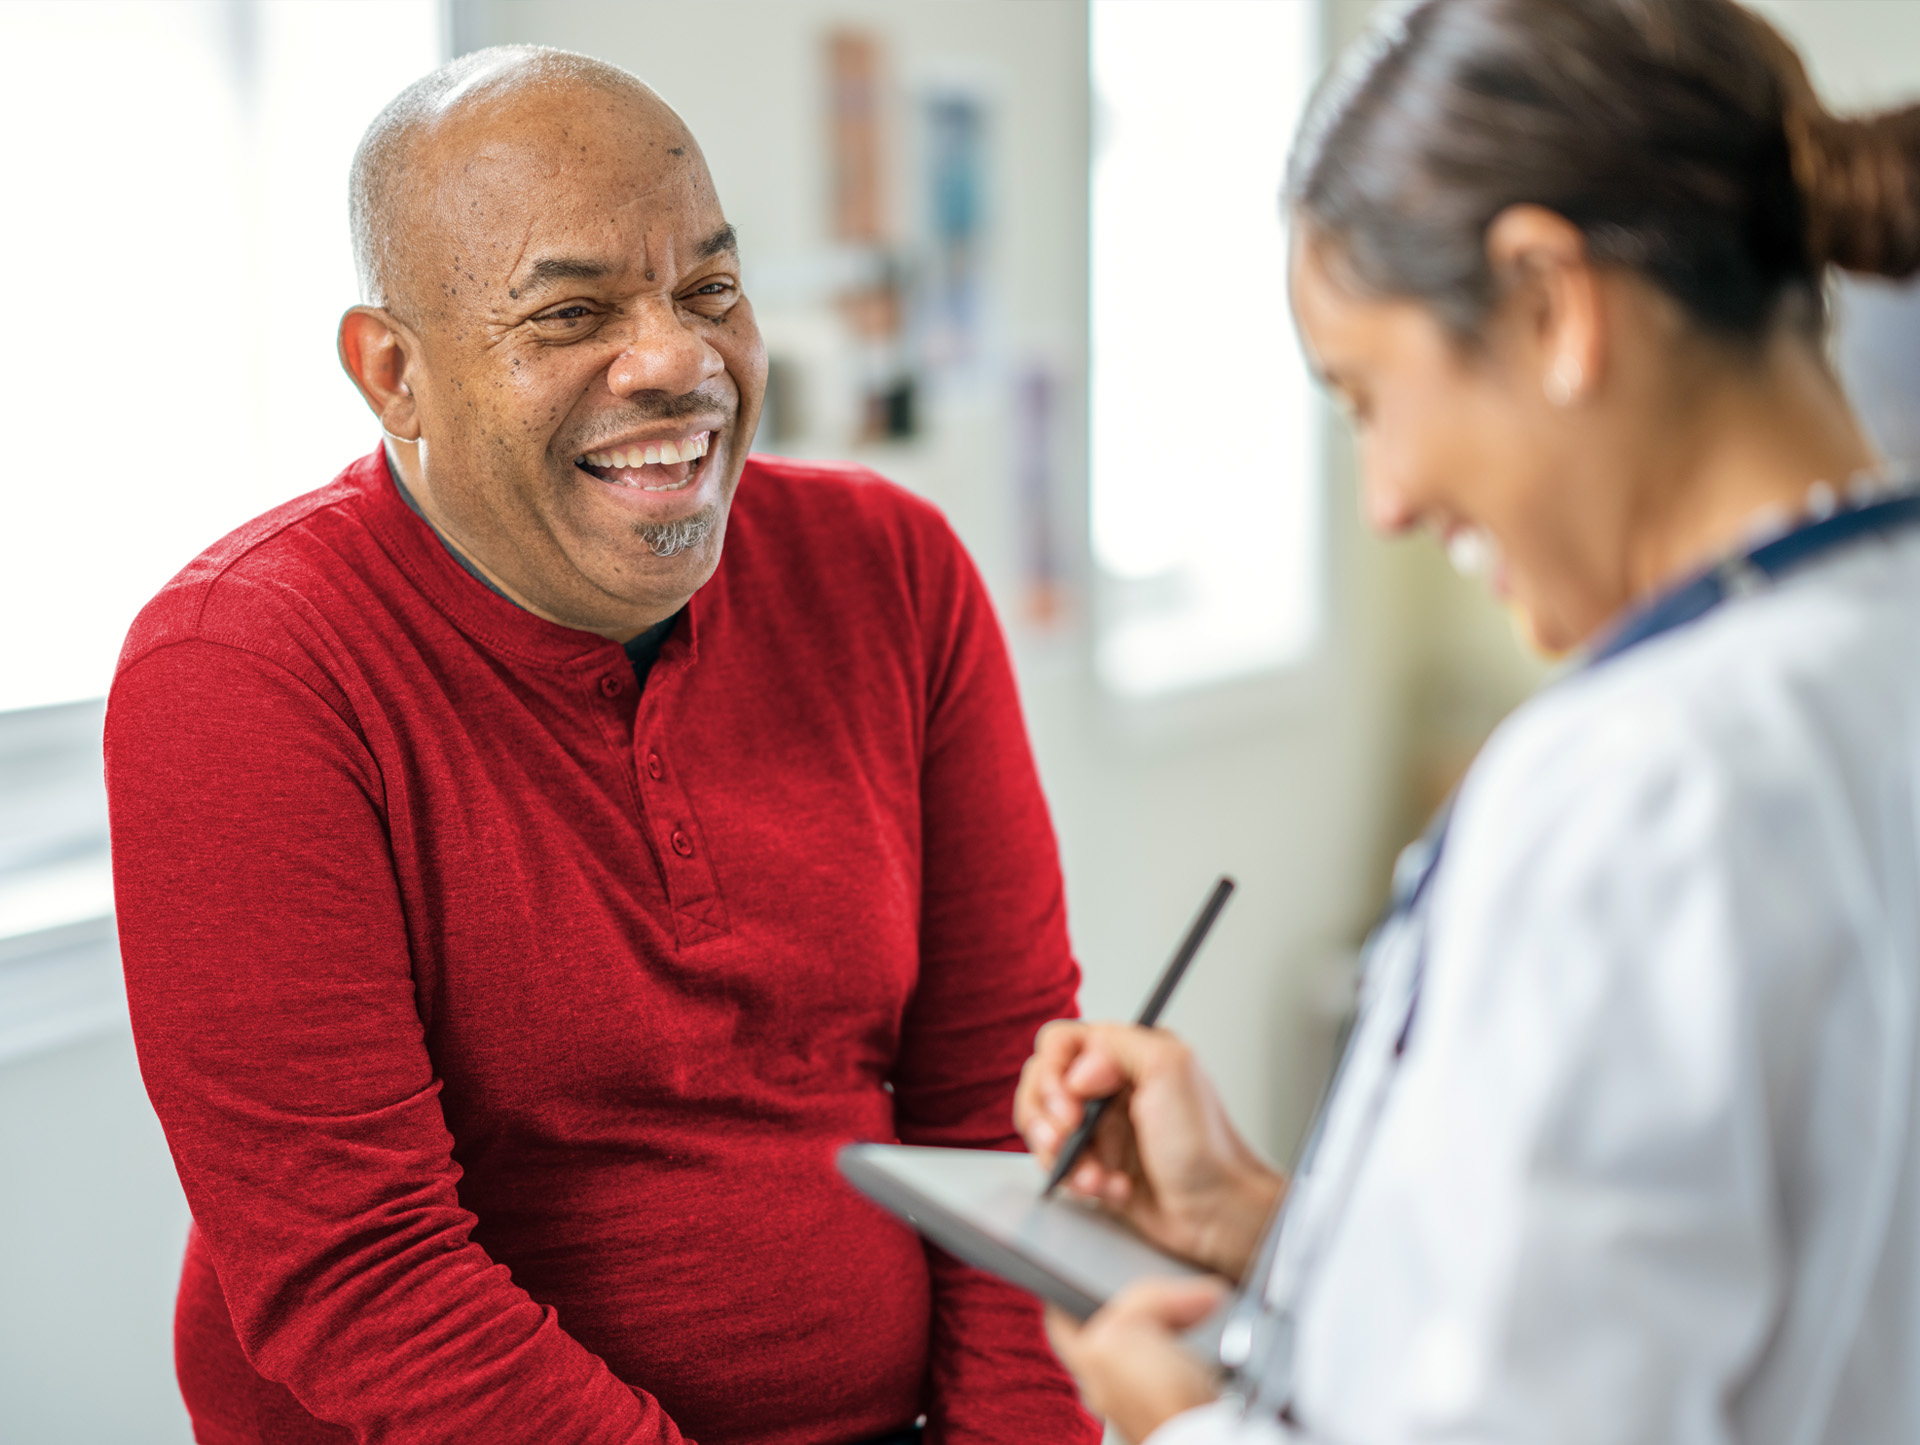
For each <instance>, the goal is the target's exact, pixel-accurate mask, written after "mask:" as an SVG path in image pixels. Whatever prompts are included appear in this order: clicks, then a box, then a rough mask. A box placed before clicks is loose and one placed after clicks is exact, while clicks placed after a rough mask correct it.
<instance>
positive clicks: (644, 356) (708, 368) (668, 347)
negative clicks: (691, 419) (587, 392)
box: [607, 299, 726, 396]
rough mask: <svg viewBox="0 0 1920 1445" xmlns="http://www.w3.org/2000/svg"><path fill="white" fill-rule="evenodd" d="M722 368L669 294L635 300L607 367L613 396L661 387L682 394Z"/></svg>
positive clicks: (608, 381) (718, 372)
mask: <svg viewBox="0 0 1920 1445" xmlns="http://www.w3.org/2000/svg"><path fill="white" fill-rule="evenodd" d="M724 370H726V362H725V361H724V360H723V359H722V357H721V355H720V353H719V352H717V351H715V350H714V349H713V348H712V347H711V346H709V345H708V344H707V342H706V339H705V338H704V337H702V336H700V335H699V334H698V332H697V331H696V330H695V329H694V326H692V325H689V324H688V322H687V320H686V318H684V317H683V316H681V314H680V310H679V308H678V307H677V306H675V305H674V304H673V302H672V300H671V299H661V300H650V301H646V302H643V303H641V306H640V309H639V311H638V312H637V313H636V314H635V316H634V319H633V334H632V336H631V337H630V338H629V340H628V342H627V344H626V346H625V347H624V348H623V349H622V350H621V352H620V354H619V355H618V356H616V357H615V358H614V359H613V364H612V365H611V366H610V367H608V368H607V388H608V390H610V391H612V392H613V394H614V395H615V396H632V395H633V394H634V393H636V392H642V391H662V392H665V393H667V394H668V395H669V396H685V395H686V394H687V393H688V392H691V391H697V390H699V389H700V387H701V385H702V384H703V383H705V382H707V381H709V380H711V379H712V378H713V377H715V376H717V375H719V374H720V373H721V372H722V371H724Z"/></svg>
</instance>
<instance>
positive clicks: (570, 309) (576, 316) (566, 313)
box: [534, 306, 589, 321]
mask: <svg viewBox="0 0 1920 1445" xmlns="http://www.w3.org/2000/svg"><path fill="white" fill-rule="evenodd" d="M588 314H589V313H588V311H587V308H586V307H584V306H562V307H561V308H560V309H559V310H558V311H549V312H547V313H546V314H545V315H544V316H538V317H535V318H534V319H535V320H537V321H578V320H580V319H581V318H582V317H584V316H586V315H588Z"/></svg>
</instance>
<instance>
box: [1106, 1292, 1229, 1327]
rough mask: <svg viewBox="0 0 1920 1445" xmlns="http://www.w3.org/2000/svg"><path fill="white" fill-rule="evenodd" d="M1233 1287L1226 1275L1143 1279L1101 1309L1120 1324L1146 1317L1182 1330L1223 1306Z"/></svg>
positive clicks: (1154, 1322)
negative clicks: (1203, 1277) (1202, 1277)
mask: <svg viewBox="0 0 1920 1445" xmlns="http://www.w3.org/2000/svg"><path fill="white" fill-rule="evenodd" d="M1229 1288H1230V1286H1229V1285H1228V1284H1227V1282H1226V1281H1225V1280H1223V1279H1143V1280H1139V1281H1136V1282H1135V1283H1133V1284H1130V1285H1128V1286H1127V1287H1126V1288H1125V1289H1124V1290H1122V1291H1121V1292H1120V1293H1119V1294H1117V1295H1115V1296H1114V1297H1113V1298H1112V1299H1110V1300H1108V1301H1107V1303H1106V1307H1105V1308H1104V1309H1103V1310H1102V1311H1101V1313H1102V1314H1104V1315H1106V1316H1107V1318H1108V1320H1109V1321H1111V1322H1112V1323H1114V1324H1116V1325H1125V1324H1132V1323H1139V1322H1143V1321H1144V1322H1148V1323H1152V1324H1156V1325H1159V1326H1160V1327H1161V1328H1162V1329H1167V1330H1172V1331H1175V1332H1178V1331H1180V1330H1188V1329H1192V1328H1193V1327H1194V1326H1195V1325H1197V1324H1199V1323H1200V1321H1202V1320H1204V1319H1205V1318H1206V1317H1207V1316H1208V1315H1210V1314H1212V1313H1213V1312H1214V1311H1215V1310H1217V1309H1219V1308H1220V1302H1221V1301H1222V1300H1224V1299H1225V1298H1226V1297H1227V1290H1228V1289H1229Z"/></svg>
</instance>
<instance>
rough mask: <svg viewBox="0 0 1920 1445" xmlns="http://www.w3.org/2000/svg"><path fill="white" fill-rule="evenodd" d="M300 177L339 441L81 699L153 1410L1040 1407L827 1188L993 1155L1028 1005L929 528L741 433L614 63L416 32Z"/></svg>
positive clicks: (443, 1412) (992, 695)
mask: <svg viewBox="0 0 1920 1445" xmlns="http://www.w3.org/2000/svg"><path fill="white" fill-rule="evenodd" d="M353 212H354V232H355V243H356V248H357V253H358V257H359V261H360V265H361V270H362V275H363V281H364V286H365V290H366V302H367V304H365V305H362V306H358V307H355V308H354V309H353V310H351V311H350V312H349V313H348V314H347V316H346V318H345V319H344V321H343V322H342V324H341V328H340V351H341V356H342V359H343V361H344V363H345V365H346V368H347V370H348V372H349V373H350V374H351V375H352V377H353V379H354V381H355V382H356V383H357V385H358V386H359V388H360V390H361V392H362V394H363V395H364V396H365V397H366V399H367V402H368V404H369V405H370V406H371V407H372V409H373V410H374V411H375V412H376V413H377V414H378V416H379V418H380V423H381V426H382V428H383V429H384V431H385V433H386V436H387V443H386V445H385V446H384V447H383V448H382V449H381V450H380V451H377V452H375V453H373V454H372V455H371V456H368V457H365V458H363V459H362V460H360V461H359V462H356V463H355V464H353V465H352V466H350V467H349V468H347V470H346V471H345V472H343V473H342V474H341V475H340V476H339V477H338V478H337V479H336V480H335V481H334V482H333V483H332V484H331V485H330V486H327V487H325V488H323V489H321V490H320V491H317V492H314V493H311V494H309V495H308V496H305V497H302V498H300V499H298V500H296V501H293V502H290V503H288V504H287V505H285V506H283V507H280V508H278V509H277V510H275V511H273V512H270V513H268V514H267V515H266V516H264V517H262V518H260V519H259V520H257V521H256V522H254V523H252V524H250V525H249V526H247V527H244V528H242V529H241V530H240V531H238V532H236V533H234V534H233V535H232V536H230V537H228V538H226V539H225V540H224V541H222V542H220V543H218V544H216V545H215V546H214V547H213V548H211V549H210V550H209V551H207V552H206V553H205V554H203V555H202V556H201V557H200V558H199V559H198V560H196V561H195V562H194V563H193V564H192V565H190V566H189V567H188V568H187V569H186V570H185V571H184V572H182V573H181V574H180V575H179V576H178V577H177V578H175V579H174V581H173V582H172V583H170V584H169V585H168V587H167V588H166V589H165V590H164V591H163V592H162V593H161V595H160V596H159V597H157V598H156V599H155V600H154V601H153V603H151V604H150V605H149V606H148V608H147V609H146V610H145V611H144V612H143V613H142V614H141V617H140V619H139V621H138V622H137V623H136V624H135V626H134V629H133V632H132V634H131V635H130V637H129V638H128V641H127V646H126V650H125V652H124V654H123V656H122V659H121V663H120V669H119V673H118V676H117V678H116V681H115V685H114V691H113V696H112V699H111V703H110V707H109V714H108V736H107V749H108V777H109V790H110V795H111V800H112V805H113V827H114V863H115V881H116V887H117V891H118V902H119V917H120V928H121V941H122V953H123V956H124V959H125V964H126V973H127V988H128V997H129V1000H130V1004H131V1008H132V1014H133V1021H134V1030H135V1037H136V1040H137V1042H138V1044H139V1047H140V1055H141V1064H142V1068H143V1070H144V1073H145V1076H146V1080H147V1085H148V1089H149V1092H150V1094H151V1096H152V1099H153V1102H154V1106H155V1108H156V1110H157V1111H158V1113H159V1115H160V1118H161V1121H162V1123H163V1124H164V1125H165V1127H166V1131H167V1137H168V1141H169V1143H170V1144H171V1146H172V1149H173V1152H174V1156H175V1159H176V1162H177V1163H178V1166H179V1171H180V1177H181V1181H182V1183H183V1185H184V1186H185V1188H186V1192H187V1197H188V1200H189V1202H190V1203H191V1205H192V1207H193V1214H194V1221H195V1231H194V1234H193V1237H192V1240H191V1242H190V1244H189V1248H188V1254H187V1261H186V1266H185V1271H184V1275H183V1278H182V1284H181V1292H180V1301H179V1309H178V1315H177V1321H176V1343H177V1358H178V1362H179V1368H180V1375H181V1383H182V1389H183V1392H184V1393H185V1395H186V1398H187V1401H188V1405H189V1408H190V1409H191V1411H192V1414H193V1416H194V1421H195V1428H196V1432H197V1435H198V1438H199V1439H200V1440H201V1441H204V1442H218V1445H230V1442H247V1445H254V1442H259V1445H266V1442H275V1445H280V1442H295V1445H298V1442H307V1441H315V1442H318V1441H349V1440H364V1441H380V1442H390V1445H415V1442H428V1441H435V1442H461V1445H486V1442H496V1441H497V1442H508V1441H513V1442H523V1441H540V1442H543V1445H562V1442H588V1441H592V1442H600V1441H607V1442H616V1441H617V1442H668V1441H675V1440H679V1439H682V1438H694V1439H698V1440H700V1441H704V1442H707V1445H717V1442H725V1441H743V1442H744V1441H756V1442H775V1445H779V1442H793V1445H816V1442H817V1445H844V1442H854V1441H868V1440H896V1439H897V1440H907V1439H915V1438H918V1432H917V1428H916V1426H915V1423H914V1422H915V1421H916V1418H917V1417H919V1416H921V1415H925V1417H926V1434H927V1437H928V1439H929V1440H942V1441H982V1442H985V1441H1008V1442H1013V1441H1020V1442H1027V1441H1034V1440H1048V1441H1075V1440H1082V1441H1089V1442H1090V1441H1093V1440H1095V1439H1097V1438H1098V1431H1097V1429H1096V1427H1095V1426H1094V1425H1093V1423H1092V1422H1091V1421H1090V1420H1089V1419H1088V1418H1087V1417H1086V1416H1085V1415H1084V1414H1083V1413H1082V1412H1081V1411H1080V1409H1079V1407H1078V1405H1077V1404H1076V1402H1075V1400H1074V1396H1073V1392H1072V1389H1071V1387H1070V1385H1069V1383H1068V1382H1067V1380H1066V1378H1065V1376H1064V1375H1063V1374H1062V1373H1061V1372H1060V1370H1059V1369H1058V1367H1057V1366H1056V1365H1055V1364H1054V1363H1053V1361H1052V1358H1051V1356H1050V1355H1049V1354H1048V1352H1047V1351H1046V1347H1045V1344H1044V1341H1043V1339H1042V1337H1041V1333H1040V1326H1039V1319H1038V1315H1037V1312H1036V1310H1035V1308H1034V1306H1033V1305H1032V1304H1031V1303H1030V1302H1029V1301H1027V1300H1025V1299H1024V1297H1021V1296H1019V1295H1016V1294H1015V1293H1013V1292H1012V1291H1010V1290H1008V1289H1006V1288H1004V1287H1002V1286H1000V1285H998V1284H996V1283H994V1282H992V1281H990V1280H988V1279H986V1278H985V1277H984V1276H981V1275H978V1274H976V1273H974V1272H972V1271H970V1270H967V1269H965V1268H963V1267H962V1266H960V1265H958V1264H956V1263H955V1262H954V1261H952V1260H951V1259H948V1258H946V1257H944V1256H942V1255H939V1254H937V1253H932V1252H929V1251H928V1250H926V1249H925V1248H924V1247H923V1246H922V1245H921V1244H920V1243H919V1242H918V1241H917V1240H916V1239H915V1238H914V1236H913V1235H911V1234H910V1233H909V1232H907V1231H906V1230H904V1229H901V1228H898V1227H896V1226H894V1225H893V1224H891V1223H889V1222H887V1221H886V1220H884V1219H883V1218H881V1217H880V1216H879V1215H878V1213H877V1212H876V1211H874V1210H872V1209H871V1208H869V1207H868V1206H866V1205H865V1204H863V1203H861V1202H859V1201H858V1200H857V1199H855V1198H854V1197H853V1196H852V1195H851V1194H850V1193H849V1192H848V1191H846V1190H845V1189H843V1188H842V1187H841V1186H840V1185H839V1184H838V1182H837V1181H836V1179H835V1178H834V1175H833V1166H832V1157H833V1153H834V1150H835V1148H836V1146H837V1145H838V1144H840V1143H841V1142H844V1141H846V1140H850V1139H892V1138H899V1139H902V1140H906V1141H908V1142H921V1143H929V1144H958V1145H970V1146H980V1147H1003V1146H1004V1147H1011V1146H1013V1145H1014V1144H1015V1139H1014V1136H1013V1132H1012V1126H1011V1122H1010V1103H1011V1098H1012V1091H1013V1085H1014V1081H1015V1079H1016V1076H1017V1074H1018V1072H1019V1068H1020V1065H1021V1063H1022V1061H1023V1059H1024V1057H1025V1055H1026V1052H1027V1049H1028V1046H1029V1044H1030V1042H1031V1040H1032V1038H1033V1034H1034V1031H1035V1029H1036V1028H1037V1027H1038V1026H1039V1024H1041V1023H1042V1022H1044V1021H1045V1020H1047V1019H1049V1018H1052V1017H1055V1016H1057V1015H1060V1014H1062V1013H1066V1012H1069V1011H1071V1008H1072V1002H1073V993H1074V988H1075V986H1076V983H1077V973H1076V970H1075V967H1074V964H1073V961H1072V958H1071V955H1070V953H1069V951H1068V945H1067V938H1066V929H1065V921H1064V910H1063V904H1062V899H1061V888H1060V879H1059V871H1058V865H1057V862H1056V859H1055V857H1054V851H1053V838H1052V834H1051V830H1050V827H1049V824H1048V821H1047V817H1046V811H1045V807H1044V804H1043V802H1042V800H1041V797H1040V793H1039V789H1038V786H1037V783H1036V781H1035V777H1034V772H1033V767H1032V763H1031V759H1030V756H1029V752H1028V748H1027V743H1026V739H1025V735H1024V732H1023V729H1022V725H1021V721H1020V717H1019V711H1018V706H1017V702H1016V700H1015V694H1014V690H1013V684H1012V680H1011V676H1010V672H1009V669H1008V666H1007V661H1006V656H1005V650H1004V647H1003V645H1002V642H1001V639H1000V636H999V633H998V630H997V628H996V626H995V623H994V621H993V617H992V613H991V610H990V608H989V606H988V603H987V599H986V597H985V594H984V592H983V591H982V588H981V586H980V583H979V580H978V578H977V577H976V575H975V573H974V571H973V569H972V568H971V566H970V565H969V563H968V562H967V560H966V558H965V556H964V554H963V553H962V551H961V549H960V547H959V545H958V543H957V542H956V541H955V540H954V538H953V536H952V534H951V533H950V532H949V531H948V529H947V528H946V526H945V525H944V523H943V522H942V521H941V520H940V519H939V517H938V516H937V515H936V514H935V513H934V512H932V511H931V510H930V509H929V508H927V507H926V506H924V505H923V504H921V503H918V502H916V501H914V500H913V499H911V498H910V497H908V496H906V495H905V494H903V493H901V492H899V491H898V490H896V489H894V488H892V487H890V486H888V485H887V484H885V483H884V482H881V481H880V480H879V479H877V478H874V477H872V476H870V475H867V474H863V473H859V472H857V471H853V470H850V469H844V468H832V467H814V466H800V465H796V464H792V463H786V462H778V461H773V460H770V459H765V458H752V459H749V458H748V457H747V455H746V449H747V444H748V442H749V440H750V439H751V437H752V436H753V431H754V425H755V421H756V419H757V416H758V413H759V408H760V399H761V391H762V386H763V383H764V379H765V359H764V354H763V352H762V348H761V344H760V340H759V336H758V333H757V332H756V330H755V326H754V321H753V314H752V309H751V307H750V306H749V304H748V302H747V300H746V298H745V296H744V294H743V293H742V290H741V284H740V273H739V265H738V257H737V254H736V251H737V247H736V240H735V236H734V233H733V231H732V229H731V227H729V226H728V224H727V222H726V218H725V215H724V213H723V211H722V210H721V207H720V204H719V201H718V199H717V198H716V196H715V194H714V189H713V185H712V182H711V180H710V179H709V177H708V174H707V170H706V166H705V163H704V162H703V161H702V159H701V156H700V152H699V150H698V148H697V147H696V146H695V144H694V142H693V139H692V138H691V137H690V136H689V135H688V134H687V132H686V130H685V128H684V127H683V126H682V125H681V123H680V121H679V119H678V118H677V117H676V116H675V115H674V114H673V113H672V112H671V111H670V110H669V109H668V108H667V107H666V106H665V105H664V104H663V103H662V102H661V101H660V100H659V99H658V98H657V97H656V96H654V95H653V93H652V92H651V91H649V90H647V89H646V88H645V87H644V86H642V85H640V84H639V83H638V82H637V81H635V80H634V79H633V78H632V77H630V76H628V75H626V74H625V73H624V72H621V71H618V70H615V69H613V68H611V67H608V66H605V65H602V64H599V63H597V62H594V61H590V60H586V59H584V58H582V57H578V56H570V55H565V54H560V53H556V52H550V51H536V50H525V49H508V50H495V51H487V52H482V53H480V54H478V55H473V56H468V57H466V58H464V59H462V60H459V61H456V62H455V63H453V64H452V65H450V66H448V67H446V68H444V69H443V70H441V71H439V72H437V73H435V74H434V75H432V76H429V77H427V78H426V79H425V80H423V81H421V82H420V83H419V84H417V85H415V86H414V87H412V88H410V89H409V90H408V91H407V92H405V93H404V94H403V95H401V96H400V97H399V99H397V100H396V101H395V102H394V103H393V105H391V106H390V107H388V109H387V110H386V111H385V112H384V113H383V114H382V115H381V117H380V118H379V119H378V120H377V121H376V122H375V123H374V126H373V129H372V130H371V131H370V132H369V134H368V136H367V139H366V140H365V142H363V144H362V147H361V150H360V153H359V156H358V157H357V159H356V162H355V170H354V178H353ZM723 544H724V548H723Z"/></svg>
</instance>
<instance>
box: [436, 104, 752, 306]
mask: <svg viewBox="0 0 1920 1445" xmlns="http://www.w3.org/2000/svg"><path fill="white" fill-rule="evenodd" d="M474 111H481V112H482V113H479V114H475V113H473V112H474ZM449 121H450V122H451V123H449V124H445V125H443V126H442V127H436V130H437V131H438V134H436V135H435V136H433V137H432V139H431V142H430V145H429V147H428V148H427V153H426V154H424V155H422V156H421V161H422V162H423V163H424V165H423V168H424V169H428V170H430V171H431V172H437V180H438V184H437V185H435V186H433V187H432V188H431V189H432V191H433V192H436V193H437V194H438V198H439V204H438V206H437V209H438V210H439V212H440V219H441V222H442V224H443V225H445V226H446V227H447V230H448V232H450V234H449V235H448V236H447V239H448V240H449V241H451V242H454V243H455V244H456V245H464V247H465V248H466V250H467V251H468V253H469V254H473V253H474V252H476V251H481V250H485V251H491V252H494V253H496V254H499V253H501V252H505V253H506V255H505V256H504V257H502V259H503V260H504V259H507V258H508V257H510V258H511V269H510V274H512V276H513V277H514V278H515V284H516V286H519V285H522V284H536V283H542V282H552V281H556V280H562V279H585V278H586V274H587V267H588V265H589V264H591V265H593V266H595V267H597V268H598V270H599V274H607V273H609V272H610V270H611V269H612V267H613V266H614V265H616V264H618V262H619V261H620V260H621V259H622V258H624V257H631V256H632V244H633V242H634V241H635V240H636V239H638V237H639V235H640V234H642V233H644V234H647V235H651V236H656V237H658V239H659V240H660V241H661V242H663V243H670V244H671V246H672V249H673V250H674V251H675V252H676V253H677V254H680V256H681V259H682V260H685V259H690V258H692V257H695V256H711V255H716V254H718V253H720V252H722V251H725V250H729V249H731V248H732V244H733V236H732V231H731V228H730V227H728V226H727V225H726V222H725V218H724V216H723V214H722V212H721V210H720V206H719V200H718V197H717V196H716V195H715V194H714V191H713V184H712V181H711V180H710V178H709V177H708V175H707V170H706V164H705V161H704V160H703V159H702V157H701V155H700V152H699V149H698V147H697V146H695V145H694V143H693V140H692V137H691V136H689V135H688V134H687V132H686V130H685V128H684V126H682V125H681V123H680V120H679V117H677V116H675V115H674V114H673V112H672V111H671V110H668V109H667V108H666V107H665V105H664V104H662V103H660V102H658V101H653V102H652V103H651V104H648V103H647V98H646V97H640V96H628V95H622V94H612V93H605V92H602V93H600V94H597V95H596V94H592V93H588V94H585V95H582V94H577V93H576V94H571V95H559V96H543V95H539V94H516V95H514V96H512V97H510V98H508V99H507V100H505V101H503V102H501V103H497V104H492V105H484V110H483V109H482V106H481V105H474V106H472V107H470V109H469V111H468V113H466V114H463V115H460V116H458V117H450V118H449ZM723 233H724V234H723ZM536 268H538V269H537V274H536Z"/></svg>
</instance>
